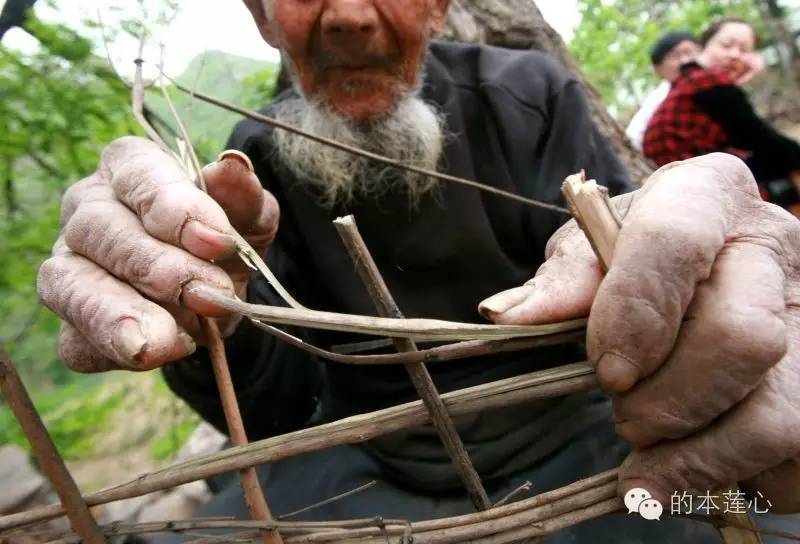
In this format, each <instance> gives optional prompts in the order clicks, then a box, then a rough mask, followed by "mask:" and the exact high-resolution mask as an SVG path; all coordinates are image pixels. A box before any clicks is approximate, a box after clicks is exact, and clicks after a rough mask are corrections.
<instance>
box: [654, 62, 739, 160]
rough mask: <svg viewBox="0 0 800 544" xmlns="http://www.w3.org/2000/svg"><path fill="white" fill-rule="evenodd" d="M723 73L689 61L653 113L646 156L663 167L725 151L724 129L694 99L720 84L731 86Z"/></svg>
mask: <svg viewBox="0 0 800 544" xmlns="http://www.w3.org/2000/svg"><path fill="white" fill-rule="evenodd" d="M732 85H734V83H733V81H732V80H731V79H730V78H729V77H728V76H727V75H725V74H724V73H723V72H721V71H719V70H716V69H710V68H702V67H700V66H699V65H698V64H694V63H693V64H689V65H686V66H685V67H684V68H683V69H682V75H681V76H680V77H679V78H678V79H677V80H675V83H674V84H673V85H672V89H671V90H670V92H669V94H668V95H667V98H666V99H665V100H664V102H662V103H661V106H659V108H658V109H657V110H656V112H655V113H654V114H653V117H652V118H651V119H650V123H649V124H648V125H647V130H646V131H645V135H644V144H643V151H644V154H645V156H646V157H648V158H649V159H651V160H652V161H653V162H655V163H656V164H657V165H658V166H663V165H665V164H667V163H670V162H673V161H682V160H686V159H690V158H692V157H697V156H698V155H705V154H707V153H713V152H715V151H726V150H727V149H728V147H729V146H730V142H729V139H728V136H727V134H726V132H725V130H724V129H723V128H722V126H721V125H720V124H719V123H718V122H716V121H715V120H714V119H712V118H711V116H709V115H708V113H706V112H704V111H702V110H701V109H700V108H699V107H698V106H697V104H696V102H695V101H694V98H693V97H694V95H695V94H696V93H698V92H701V91H707V90H709V89H711V88H713V87H718V86H732Z"/></svg>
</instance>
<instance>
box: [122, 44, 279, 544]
mask: <svg viewBox="0 0 800 544" xmlns="http://www.w3.org/2000/svg"><path fill="white" fill-rule="evenodd" d="M144 41H145V34H144V33H143V34H142V38H141V41H140V43H139V59H137V61H136V77H135V78H134V84H133V91H132V108H133V111H134V115H135V116H136V119H137V120H138V121H139V123H140V124H141V125H142V127H143V128H144V129H145V131H146V132H147V134H148V136H150V138H151V139H153V140H154V141H156V142H157V143H159V145H161V146H162V147H165V152H167V153H171V151H170V149H169V148H168V147H166V144H165V143H164V141H163V140H161V138H160V137H159V135H158V132H157V131H156V130H155V129H153V127H151V126H150V124H149V123H148V122H147V119H146V118H145V116H144V114H143V108H144V83H143V81H142V70H141V68H142V60H141V56H142V50H143V49H144ZM162 53H163V50H162ZM162 91H163V92H164V99H165V100H166V102H167V105H168V106H169V108H170V111H171V112H172V114H173V115H174V117H175V123H176V124H177V126H178V128H179V129H180V131H181V134H182V135H183V138H184V139H185V140H186V141H184V142H183V143H184V145H185V146H188V151H189V155H190V157H191V161H189V163H188V164H184V167H185V168H186V170H187V171H188V172H192V171H194V172H195V173H196V175H197V176H199V178H200V186H201V188H202V189H203V191H206V189H207V188H206V183H205V179H204V178H203V173H202V171H201V169H200V164H199V162H198V161H197V155H196V154H195V152H194V148H193V147H192V144H191V142H190V141H188V133H187V131H186V127H185V126H184V125H183V122H182V121H181V118H180V116H179V115H178V113H177V111H175V107H174V105H173V104H172V99H171V98H170V96H169V93H168V92H166V89H165V88H163V86H162ZM176 158H177V159H178V160H179V162H182V161H181V157H180V156H178V157H176ZM220 160H225V157H224V156H223V157H221V159H220ZM229 160H240V158H239V157H238V156H234V157H230V158H229ZM247 164H248V165H249V164H250V162H249V160H247ZM250 166H251V167H252V165H250ZM236 236H237V247H238V248H239V252H240V254H241V255H243V256H246V255H247V253H246V252H244V253H243V251H244V250H245V249H247V248H249V249H250V251H251V252H253V250H252V248H251V247H250V246H249V244H247V242H246V241H244V239H243V238H242V237H241V236H240V235H239V234H238V233H236ZM253 253H255V252H253ZM245 262H248V261H247V260H245ZM265 266H266V265H265ZM198 319H199V321H200V326H201V327H202V329H203V332H204V334H205V337H206V341H207V342H208V350H209V354H210V358H211V365H212V367H213V370H214V377H215V379H216V382H217V389H218V390H219V395H220V400H221V402H222V409H223V412H224V414H225V423H226V424H227V426H228V433H229V434H230V437H231V440H232V441H233V443H234V444H235V445H238V446H243V445H245V444H247V435H246V433H245V430H244V423H243V422H242V416H241V412H240V411H239V403H238V401H237V400H236V391H235V388H234V386H233V380H232V379H231V375H230V370H229V369H228V361H227V358H226V357H225V344H224V342H223V341H222V335H221V334H220V331H219V327H217V324H216V322H215V321H213V320H212V319H208V318H205V317H202V316H198ZM239 477H240V480H241V484H242V491H243V492H244V497H245V504H246V505H247V509H248V511H249V512H250V515H251V517H252V518H253V519H255V520H260V521H270V520H271V519H272V514H271V513H270V510H269V506H267V501H266V498H265V497H264V492H263V490H262V489H261V485H260V484H259V482H258V475H257V474H256V471H255V469H254V468H252V467H246V468H243V469H242V470H241V471H240V473H239ZM261 537H262V541H263V542H264V544H283V539H282V538H281V536H280V534H279V533H278V532H277V531H275V530H271V531H262V533H261Z"/></svg>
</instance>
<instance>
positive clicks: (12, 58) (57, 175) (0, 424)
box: [0, 1, 278, 460]
mask: <svg viewBox="0 0 800 544" xmlns="http://www.w3.org/2000/svg"><path fill="white" fill-rule="evenodd" d="M48 3H51V4H52V3H53V2H48ZM139 3H140V4H142V2H139ZM175 6H176V3H175V2H174V1H169V2H166V3H161V4H159V12H158V14H156V16H155V19H154V20H151V21H150V25H149V26H150V28H152V27H153V25H154V24H155V25H163V24H166V23H168V20H169V18H170V17H171V16H172V15H174V11H175V9H174V8H175ZM109 10H114V8H113V7H109ZM122 26H124V27H125V28H107V29H105V31H106V34H107V35H109V36H112V37H113V36H115V35H118V34H120V33H123V32H126V28H127V31H130V32H134V33H137V34H138V32H139V31H140V29H141V23H137V21H135V20H130V21H126V22H124V23H123V25H122ZM85 27H86V28H84V27H80V28H69V27H66V26H64V25H60V24H53V23H50V22H45V21H42V20H39V19H37V18H35V17H30V18H29V19H28V20H27V21H26V23H25V30H26V31H27V32H29V33H30V34H31V35H33V36H34V37H35V38H36V39H37V40H38V41H39V45H40V47H39V50H38V51H37V52H35V53H32V54H23V53H21V52H19V51H16V50H12V49H9V48H7V47H4V46H3V45H2V44H0V89H3V91H2V100H0V133H2V134H3V137H2V138H0V316H2V319H0V342H2V343H3V344H4V345H5V347H6V348H7V350H8V351H9V352H10V353H11V356H12V358H13V360H14V362H15V363H16V365H17V367H18V368H19V371H20V374H21V375H22V377H23V380H24V382H25V383H26V384H27V385H28V387H29V389H30V390H31V393H32V396H33V398H34V402H35V404H36V406H37V408H38V409H39V410H40V412H41V414H42V416H43V419H44V420H45V423H46V424H47V426H48V429H49V430H50V432H51V434H52V436H53V438H54V441H55V443H56V445H57V446H58V448H59V450H60V451H61V452H62V454H63V455H64V456H65V457H66V458H67V459H72V460H75V459H83V458H86V457H91V456H93V455H113V454H114V452H116V451H118V450H120V449H122V450H125V449H126V448H129V447H143V448H147V449H148V450H149V453H150V456H151V457H152V458H154V459H156V460H162V459H166V458H168V457H170V456H171V455H172V454H173V453H174V452H175V451H176V450H177V449H178V448H179V447H180V446H182V445H183V443H184V442H185V440H186V438H187V437H188V435H189V434H190V433H191V431H192V430H193V429H194V427H195V426H196V425H197V423H198V421H199V418H198V417H197V416H196V415H195V414H193V413H191V411H190V410H189V409H188V407H186V406H185V405H183V403H181V402H180V401H179V400H177V399H176V398H175V396H174V395H172V393H171V392H170V391H169V390H168V389H167V387H166V386H165V385H164V383H163V381H161V379H160V374H158V373H152V374H136V375H134V374H129V373H121V372H118V373H112V374H108V375H104V376H87V375H78V374H75V373H73V372H71V371H69V370H68V369H67V368H66V367H65V366H64V365H63V364H62V363H61V362H60V361H59V360H58V352H57V335H58V329H59V326H60V322H59V320H58V318H57V317H56V316H54V315H53V314H52V313H50V312H49V311H47V310H45V309H44V308H43V307H42V306H41V305H40V304H39V303H38V300H37V292H36V274H37V271H38V268H39V266H40V264H41V263H42V261H44V260H45V259H46V258H47V257H48V256H49V255H50V252H51V248H52V245H53V242H54V241H55V240H56V237H57V236H58V230H59V214H60V204H61V199H62V196H63V194H64V191H65V190H66V189H67V187H68V186H69V185H70V184H72V183H73V182H75V181H77V180H79V179H81V178H84V177H86V176H87V175H89V174H91V173H92V172H93V171H94V169H95V168H96V165H97V163H98V160H99V156H100V153H101V152H102V150H103V148H104V147H105V146H106V145H107V144H108V143H109V142H111V141H112V140H114V139H115V138H118V137H120V136H123V135H128V134H142V130H141V129H140V127H139V126H138V125H137V124H136V122H135V120H134V119H133V116H132V114H131V107H130V91H129V89H128V88H127V86H126V85H125V84H124V83H123V82H121V81H120V80H119V79H118V77H117V75H116V74H115V73H113V71H112V70H111V68H110V67H109V66H108V63H107V60H106V59H105V55H104V53H103V51H102V49H100V51H99V54H98V46H100V45H101V44H97V43H92V42H91V41H90V40H88V39H86V38H84V37H83V36H82V34H84V33H85V31H86V29H87V28H89V27H96V24H93V23H92V24H86V25H85ZM277 73H278V68H277V67H276V66H274V65H270V64H267V65H264V64H263V63H259V62H257V61H253V60H251V59H245V58H241V57H233V56H231V55H227V54H225V53H221V52H213V53H209V54H208V55H206V56H201V57H198V58H197V59H196V60H195V61H194V62H193V63H192V64H191V65H190V66H189V68H188V69H187V70H186V71H185V73H184V74H183V75H182V76H181V77H180V78H179V80H180V81H181V82H183V83H185V84H187V85H189V86H192V87H196V88H197V89H200V90H203V91H206V92H208V93H210V94H214V95H217V96H220V97H222V98H224V99H226V100H229V101H231V102H234V103H236V104H240V105H244V106H246V107H257V106H258V107H260V106H262V105H264V104H266V103H267V102H268V101H269V98H270V97H271V96H272V93H273V89H274V84H275V80H276V78H277ZM198 74H199V75H198ZM148 94H149V95H148V97H147V103H148V105H149V106H151V107H152V108H153V109H155V111H156V114H158V115H159V116H160V117H162V118H163V119H165V120H166V121H168V123H169V124H172V117H171V115H170V114H169V113H168V110H167V109H166V104H165V103H164V102H163V97H161V95H160V93H155V92H153V91H152V90H151V91H150V92H149V93H148ZM173 96H174V99H175V102H176V104H177V107H178V110H179V112H180V113H181V115H182V117H184V118H185V119H187V120H188V124H189V126H190V132H191V134H192V138H193V140H194V143H195V145H196V146H197V147H198V148H199V151H200V154H201V157H203V158H204V159H205V160H211V159H213V158H214V157H215V156H216V154H217V153H218V152H219V151H220V150H221V149H222V146H223V145H224V143H225V141H226V139H227V137H228V133H229V132H230V129H231V127H232V126H233V124H234V123H235V122H236V121H237V120H238V117H237V116H236V115H235V114H230V113H228V112H225V111H223V110H220V109H219V108H215V107H211V106H207V105H205V104H201V103H200V102H199V101H196V100H195V101H191V100H190V99H189V98H188V97H187V96H185V95H182V94H180V93H178V92H176V91H174V92H173ZM144 407H146V408H144ZM4 443H14V444H18V445H20V446H23V447H25V448H27V447H28V446H27V443H26V441H25V439H24V436H23V434H22V432H21V431H20V429H19V427H18V425H17V423H16V421H15V420H14V418H13V415H12V414H11V412H10V410H9V408H8V407H7V406H5V404H4V401H3V400H2V398H0V444H4Z"/></svg>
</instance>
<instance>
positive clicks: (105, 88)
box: [0, 18, 138, 387]
mask: <svg viewBox="0 0 800 544" xmlns="http://www.w3.org/2000/svg"><path fill="white" fill-rule="evenodd" d="M26 28H28V29H29V31H31V32H33V33H35V36H37V38H39V39H40V45H41V48H40V50H39V51H38V52H37V53H35V54H32V55H23V54H21V53H19V52H17V51H14V50H10V49H7V48H5V47H3V46H2V45H0V88H2V89H3V100H2V101H0V132H2V133H3V135H4V137H3V138H2V139H0V176H2V177H1V178H0V187H2V189H0V315H3V320H2V321H0V341H3V342H4V343H6V344H7V347H8V349H9V351H10V352H11V354H12V356H13V357H14V360H15V362H16V363H17V365H18V366H19V367H20V372H21V373H22V375H23V377H25V378H27V379H28V380H34V381H36V382H37V383H39V384H41V385H42V386H45V387H46V386H49V385H53V384H58V383H63V382H64V381H66V380H67V379H68V373H67V371H66V370H65V369H64V368H63V365H61V364H59V363H58V362H57V356H56V349H55V348H56V346H55V338H56V333H57V330H58V321H57V319H56V318H55V317H54V316H52V315H51V314H49V313H48V312H47V311H46V310H44V309H42V308H41V307H40V306H39V305H38V303H37V296H36V288H35V280H36V271H37V269H38V267H39V265H40V263H41V262H42V261H43V260H44V259H45V258H46V257H47V256H48V255H49V253H50V249H51V247H52V244H53V241H54V239H55V237H56V233H57V232H58V219H59V204H60V200H61V196H62V194H63V191H64V190H65V189H66V187H67V186H68V185H69V184H70V183H72V182H74V181H76V180H77V179H80V178H81V177H84V176H86V175H87V174H89V173H90V172H92V171H93V170H94V168H95V166H96V165H97V160H98V156H99V153H100V151H101V150H102V148H103V146H104V145H105V144H106V143H107V142H109V141H111V140H113V139H114V138H116V137H119V136H122V135H125V134H131V133H137V132H138V128H137V126H136V125H135V123H134V122H133V119H132V116H131V115H130V107H129V106H128V102H129V92H128V90H127V88H126V87H125V85H124V84H123V83H122V82H120V81H119V80H118V79H117V78H116V76H115V75H114V74H113V73H112V72H111V71H110V70H109V69H108V68H107V67H106V63H105V61H104V60H102V59H101V58H99V57H96V56H95V55H93V54H92V53H91V44H90V43H89V42H88V41H87V40H85V39H83V38H81V37H80V36H79V35H78V34H77V33H76V32H75V31H74V30H71V29H69V28H66V27H64V26H61V25H51V24H47V23H44V22H42V21H39V20H36V19H35V18H30V19H29V20H28V21H27V22H26Z"/></svg>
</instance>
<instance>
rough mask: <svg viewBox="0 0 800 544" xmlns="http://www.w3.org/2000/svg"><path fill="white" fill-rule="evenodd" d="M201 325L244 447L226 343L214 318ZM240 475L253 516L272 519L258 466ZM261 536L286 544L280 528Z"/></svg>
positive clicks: (231, 423) (267, 543)
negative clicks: (257, 471)
mask: <svg viewBox="0 0 800 544" xmlns="http://www.w3.org/2000/svg"><path fill="white" fill-rule="evenodd" d="M200 324H201V326H202V327H203V332H204V333H205V336H206V340H207V341H208V353H209V355H210V356H211V365H212V367H213V368H214V377H215V378H216V381H217V388H218V389H219V397H220V400H221V401H222V410H223V412H224V413H225V422H226V424H227V425H228V433H229V434H230V437H231V442H233V444H234V445H235V446H245V445H247V434H246V432H245V429H244V422H243V421H242V414H241V412H240V411H239V403H238V402H237V400H236V391H235V389H234V386H233V380H232V379H231V372H230V369H229V368H228V361H227V358H226V357H225V344H224V343H223V341H222V335H221V334H220V332H219V327H217V324H216V322H215V321H214V320H213V319H209V318H207V317H200ZM239 477H240V479H241V483H242V491H243V492H244V501H245V504H246V505H247V510H248V511H249V512H250V517H252V518H253V519H254V520H257V521H266V522H271V521H272V513H271V512H270V509H269V506H268V505H267V500H266V497H264V491H263V490H262V489H261V484H260V483H259V481H258V474H256V469H255V468H253V467H247V468H243V469H242V470H240V471H239ZM261 536H262V540H263V542H264V544H283V539H282V538H281V535H280V533H278V531H277V530H268V531H267V530H265V531H262V535H261Z"/></svg>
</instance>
